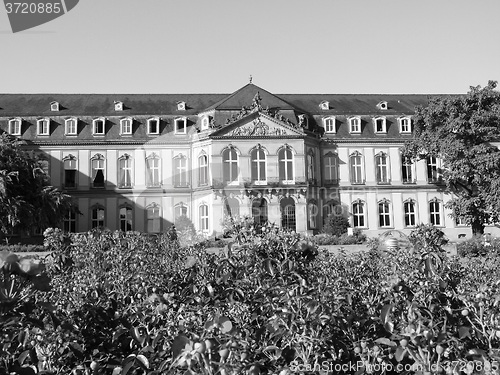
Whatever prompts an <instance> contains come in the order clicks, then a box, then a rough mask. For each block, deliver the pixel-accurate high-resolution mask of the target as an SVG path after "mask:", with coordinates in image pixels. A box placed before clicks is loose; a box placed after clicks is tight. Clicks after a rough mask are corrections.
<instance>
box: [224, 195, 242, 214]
mask: <svg viewBox="0 0 500 375" xmlns="http://www.w3.org/2000/svg"><path fill="white" fill-rule="evenodd" d="M224 214H225V215H226V216H228V217H232V218H236V217H238V216H240V202H239V201H238V199H236V198H234V197H228V198H226V200H225V202H224Z"/></svg>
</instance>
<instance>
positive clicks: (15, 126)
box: [9, 119, 22, 135]
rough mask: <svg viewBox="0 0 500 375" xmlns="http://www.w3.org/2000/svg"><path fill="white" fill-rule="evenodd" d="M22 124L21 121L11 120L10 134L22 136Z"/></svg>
mask: <svg viewBox="0 0 500 375" xmlns="http://www.w3.org/2000/svg"><path fill="white" fill-rule="evenodd" d="M21 123H22V121H21V120H20V119H14V120H9V133H10V134H12V135H21Z"/></svg>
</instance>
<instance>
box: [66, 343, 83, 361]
mask: <svg viewBox="0 0 500 375" xmlns="http://www.w3.org/2000/svg"><path fill="white" fill-rule="evenodd" d="M69 348H70V349H71V351H72V352H73V353H75V355H76V356H77V357H79V358H82V357H83V348H82V346H81V345H80V344H78V343H77V342H70V343H69Z"/></svg>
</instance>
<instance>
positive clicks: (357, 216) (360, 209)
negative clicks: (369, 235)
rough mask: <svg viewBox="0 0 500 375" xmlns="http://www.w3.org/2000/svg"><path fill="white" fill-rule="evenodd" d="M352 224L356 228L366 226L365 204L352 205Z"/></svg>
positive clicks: (358, 202) (356, 203) (359, 202)
mask: <svg viewBox="0 0 500 375" xmlns="http://www.w3.org/2000/svg"><path fill="white" fill-rule="evenodd" d="M352 222H353V227H354V228H359V227H364V226H365V204H364V202H361V201H357V202H354V203H353V204H352Z"/></svg>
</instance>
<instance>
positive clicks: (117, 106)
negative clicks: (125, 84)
mask: <svg viewBox="0 0 500 375" xmlns="http://www.w3.org/2000/svg"><path fill="white" fill-rule="evenodd" d="M115 111H123V102H119V101H115Z"/></svg>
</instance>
